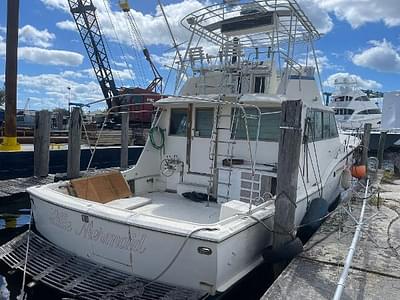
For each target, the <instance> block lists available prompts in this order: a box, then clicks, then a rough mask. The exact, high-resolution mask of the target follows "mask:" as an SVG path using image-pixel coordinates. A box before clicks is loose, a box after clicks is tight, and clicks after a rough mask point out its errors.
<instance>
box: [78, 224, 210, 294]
mask: <svg viewBox="0 0 400 300" xmlns="http://www.w3.org/2000/svg"><path fill="white" fill-rule="evenodd" d="M202 230H206V231H215V230H218V228H211V227H201V228H196V229H194V230H192V231H191V232H190V233H189V234H188V235H187V236H186V237H185V240H184V241H183V243H182V244H181V246H180V247H179V249H178V251H177V252H176V254H175V255H174V256H173V257H172V259H171V261H170V262H169V263H168V264H167V266H166V267H165V268H164V269H163V270H162V271H161V272H160V273H159V274H158V275H157V276H156V277H154V278H153V279H152V280H151V281H150V282H148V283H146V284H145V285H144V286H143V287H141V288H142V289H145V288H147V287H148V286H150V285H152V284H154V283H155V282H156V281H157V280H158V279H160V278H161V277H162V276H163V275H164V274H165V273H166V272H167V271H168V270H169V269H170V268H171V266H172V265H173V264H174V263H175V261H176V260H177V258H178V257H179V255H180V254H181V252H182V250H183V248H184V247H185V245H186V243H187V242H188V240H189V239H190V238H191V237H192V235H193V234H195V233H196V232H199V231H202ZM97 293H104V294H106V295H107V294H119V293H124V291H106V290H97V291H90V292H82V293H79V294H77V296H78V297H79V296H84V295H90V294H97Z"/></svg>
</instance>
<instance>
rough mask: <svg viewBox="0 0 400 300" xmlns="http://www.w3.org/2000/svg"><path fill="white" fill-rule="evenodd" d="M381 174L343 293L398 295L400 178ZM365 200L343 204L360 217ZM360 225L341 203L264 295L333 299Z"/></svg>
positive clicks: (367, 296) (360, 296)
mask: <svg viewBox="0 0 400 300" xmlns="http://www.w3.org/2000/svg"><path fill="white" fill-rule="evenodd" d="M378 178H380V179H378V182H377V183H376V185H375V188H377V189H378V190H377V192H376V193H375V195H374V196H373V197H370V199H368V205H367V208H366V211H365V218H364V220H365V224H364V226H363V228H364V229H363V230H362V234H361V238H360V241H359V243H358V245H357V248H356V252H355V255H354V258H353V262H352V265H351V269H350V272H349V275H348V278H347V281H346V283H345V288H344V292H343V294H342V298H341V299H398V298H399V294H400V276H399V274H400V253H399V252H400V179H391V178H390V176H388V175H387V174H385V175H383V174H382V173H381V175H380V176H378ZM361 204H362V201H361V200H359V199H352V200H351V201H350V202H349V203H348V204H347V205H345V206H344V207H345V208H346V209H347V210H349V211H351V214H352V215H353V216H355V217H356V218H357V216H359V214H360V210H361ZM355 226H356V225H355V220H353V219H352V217H351V216H350V215H349V214H347V213H346V212H345V211H344V210H343V208H341V207H339V208H338V209H337V210H336V211H335V212H334V213H333V214H332V215H331V216H330V217H329V218H328V219H327V220H326V221H325V223H324V224H323V225H322V226H321V227H320V228H319V230H318V231H317V232H316V233H315V234H314V236H313V237H312V238H311V239H310V240H309V241H308V242H307V243H306V244H305V245H304V251H303V253H301V254H300V255H299V256H298V257H296V258H295V259H293V260H292V262H291V263H290V264H289V265H288V266H287V267H286V269H285V270H284V271H283V272H282V273H281V274H280V276H279V277H278V278H277V279H276V280H275V282H274V283H273V284H272V286H271V287H270V288H269V289H268V291H267V292H266V293H265V294H264V296H263V297H262V298H261V299H262V300H267V299H333V296H334V293H335V290H336V287H337V283H338V280H339V277H340V273H341V272H342V269H343V265H344V261H345V258H346V255H347V253H348V250H349V247H350V244H351V242H352V238H353V234H354V231H355Z"/></svg>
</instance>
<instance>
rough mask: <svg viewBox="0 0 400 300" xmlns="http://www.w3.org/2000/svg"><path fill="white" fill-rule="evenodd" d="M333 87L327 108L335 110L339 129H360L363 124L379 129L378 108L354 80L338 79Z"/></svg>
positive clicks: (379, 111)
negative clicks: (333, 90)
mask: <svg viewBox="0 0 400 300" xmlns="http://www.w3.org/2000/svg"><path fill="white" fill-rule="evenodd" d="M335 86H336V90H335V92H334V93H333V94H332V96H331V101H330V103H329V106H330V107H331V108H332V109H334V110H335V115H336V120H337V121H338V123H339V126H340V128H341V129H343V130H357V129H362V128H363V127H364V124H365V123H370V124H371V127H372V128H373V129H378V128H380V127H381V119H382V113H381V110H380V108H379V106H378V105H377V103H376V101H373V100H371V99H370V98H369V97H368V95H367V94H366V93H364V92H363V91H361V89H360V88H359V87H358V83H357V80H356V79H355V78H352V77H346V78H338V79H336V80H335Z"/></svg>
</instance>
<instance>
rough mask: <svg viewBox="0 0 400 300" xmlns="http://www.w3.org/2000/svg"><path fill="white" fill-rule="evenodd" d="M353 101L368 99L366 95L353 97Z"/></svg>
mask: <svg viewBox="0 0 400 300" xmlns="http://www.w3.org/2000/svg"><path fill="white" fill-rule="evenodd" d="M354 100H355V101H369V98H368V97H367V96H360V97H357V98H355V99H354Z"/></svg>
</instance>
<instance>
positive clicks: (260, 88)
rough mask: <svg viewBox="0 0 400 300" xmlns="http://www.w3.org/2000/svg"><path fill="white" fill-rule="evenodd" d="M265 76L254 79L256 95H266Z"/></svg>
mask: <svg viewBox="0 0 400 300" xmlns="http://www.w3.org/2000/svg"><path fill="white" fill-rule="evenodd" d="M264 91H265V76H256V77H255V78H254V93H264Z"/></svg>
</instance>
